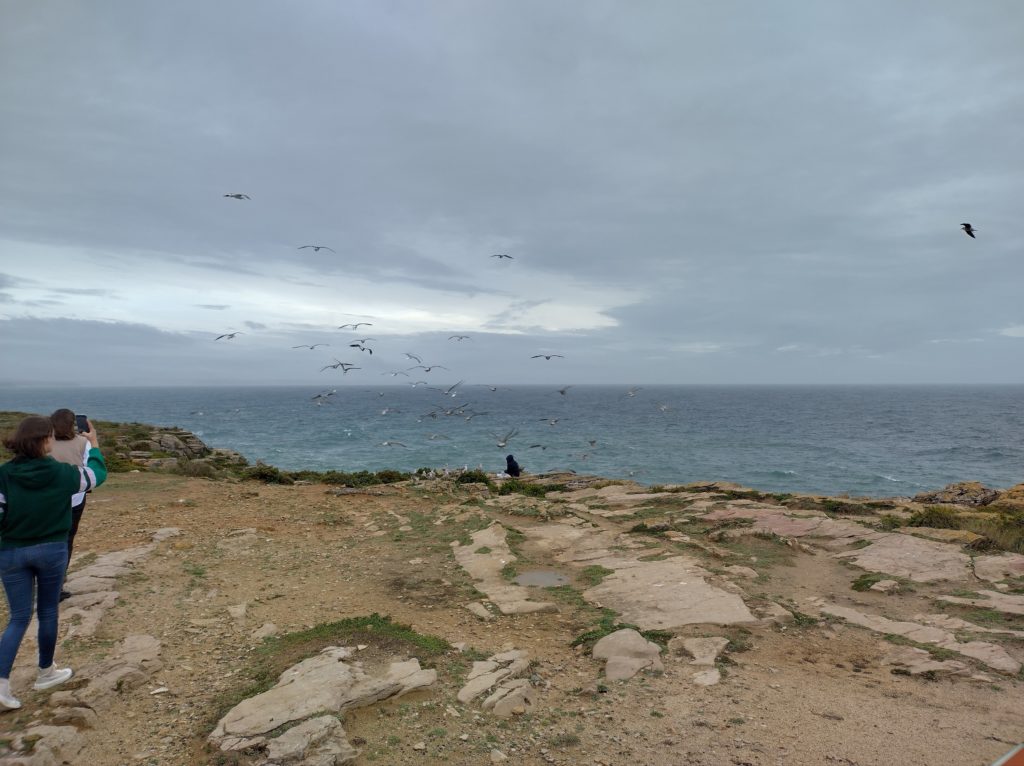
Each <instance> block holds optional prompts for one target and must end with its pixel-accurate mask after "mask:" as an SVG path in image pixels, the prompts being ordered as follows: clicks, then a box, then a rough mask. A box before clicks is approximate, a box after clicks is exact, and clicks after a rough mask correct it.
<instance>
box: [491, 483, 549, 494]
mask: <svg viewBox="0 0 1024 766" xmlns="http://www.w3.org/2000/svg"><path fill="white" fill-rule="evenodd" d="M513 492H516V493H518V494H520V495H526V496H527V497H544V495H546V494H547V489H545V488H544V487H542V486H541V485H540V484H527V483H526V482H524V481H520V480H519V479H506V480H505V481H503V482H502V483H501V486H500V487H499V488H498V494H499V495H511V494H512V493H513Z"/></svg>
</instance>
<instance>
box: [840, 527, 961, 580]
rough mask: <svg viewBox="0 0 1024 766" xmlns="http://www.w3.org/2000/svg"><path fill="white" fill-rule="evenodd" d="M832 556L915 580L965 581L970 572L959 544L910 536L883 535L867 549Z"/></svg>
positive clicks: (861, 566) (875, 570) (862, 566)
mask: <svg viewBox="0 0 1024 766" xmlns="http://www.w3.org/2000/svg"><path fill="white" fill-rule="evenodd" d="M833 555H834V556H835V557H836V558H841V559H848V560H850V561H851V562H852V563H854V564H856V565H857V566H859V567H860V568H862V569H866V570H868V571H870V572H884V573H885V574H890V575H895V576H897V577H905V578H907V579H908V580H913V581H914V582H936V581H938V580H966V579H967V578H968V577H969V576H970V573H971V570H970V564H971V559H970V557H969V556H967V555H966V554H965V553H963V552H961V551H960V548H959V547H958V546H955V545H950V544H949V543H940V542H935V541H933V540H922V539H921V538H919V537H910V536H909V535H899V534H883V535H881V536H880V539H876V540H875V541H874V542H872V543H871V545H869V546H867V547H866V548H860V549H858V550H852V551H842V552H839V553H835V554H833Z"/></svg>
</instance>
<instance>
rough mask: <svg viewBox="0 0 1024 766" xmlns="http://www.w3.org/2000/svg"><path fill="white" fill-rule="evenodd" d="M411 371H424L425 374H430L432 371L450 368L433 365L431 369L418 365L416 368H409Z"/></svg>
mask: <svg viewBox="0 0 1024 766" xmlns="http://www.w3.org/2000/svg"><path fill="white" fill-rule="evenodd" d="M406 369H409V370H423V372H430V371H431V370H447V369H448V368H447V367H445V366H444V365H441V364H432V365H430V366H429V367H424V366H423V365H422V364H417V365H415V366H414V367H408V368H406Z"/></svg>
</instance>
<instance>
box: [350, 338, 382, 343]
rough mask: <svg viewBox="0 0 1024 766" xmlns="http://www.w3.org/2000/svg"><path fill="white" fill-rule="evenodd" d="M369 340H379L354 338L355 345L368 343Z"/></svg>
mask: <svg viewBox="0 0 1024 766" xmlns="http://www.w3.org/2000/svg"><path fill="white" fill-rule="evenodd" d="M368 340H377V339H376V338H353V339H352V342H353V343H366V341H368Z"/></svg>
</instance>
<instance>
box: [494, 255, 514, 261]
mask: <svg viewBox="0 0 1024 766" xmlns="http://www.w3.org/2000/svg"><path fill="white" fill-rule="evenodd" d="M491 258H507V259H508V260H510V261H514V260H515V258H513V257H512V256H511V255H509V254H508V253H496V254H494V255H492V256H491Z"/></svg>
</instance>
